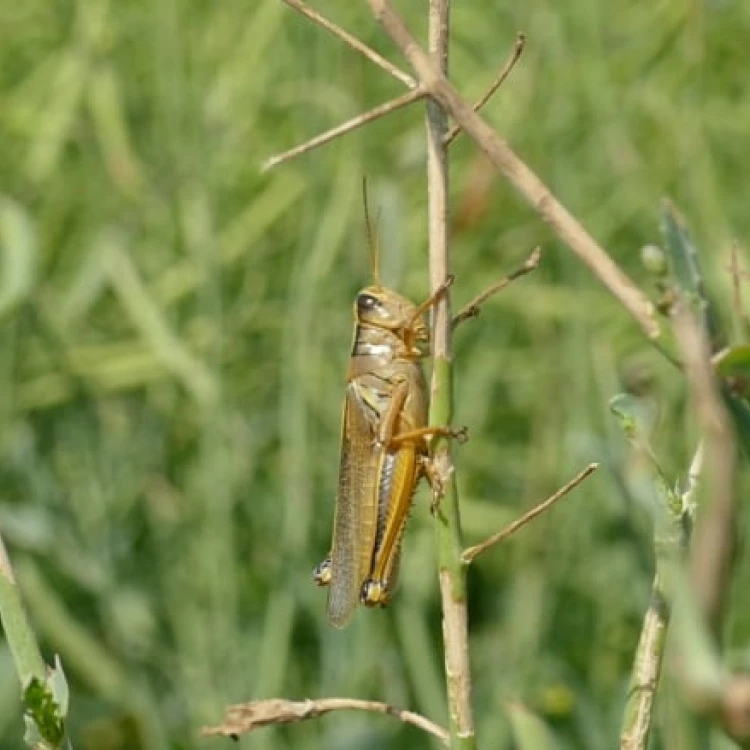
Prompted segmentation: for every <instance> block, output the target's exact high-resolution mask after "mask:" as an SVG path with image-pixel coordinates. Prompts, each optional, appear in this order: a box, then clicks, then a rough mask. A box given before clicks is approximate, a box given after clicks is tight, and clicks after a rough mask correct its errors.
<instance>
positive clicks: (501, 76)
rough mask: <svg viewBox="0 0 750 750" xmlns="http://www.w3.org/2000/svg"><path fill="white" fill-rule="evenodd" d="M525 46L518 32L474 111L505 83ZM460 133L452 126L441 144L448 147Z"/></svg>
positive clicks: (523, 35)
mask: <svg viewBox="0 0 750 750" xmlns="http://www.w3.org/2000/svg"><path fill="white" fill-rule="evenodd" d="M525 46H526V35H525V34H524V33H522V32H519V33H518V35H517V36H516V41H515V44H514V45H513V49H512V50H511V53H510V55H508V59H507V60H506V61H505V62H504V63H503V67H502V68H500V72H499V73H498V74H497V76H496V77H495V80H494V81H493V82H492V83H491V84H490V86H489V88H488V89H487V91H485V92H484V94H482V96H480V97H479V99H478V100H477V101H476V102H474V107H473V109H474V111H475V112H479V110H480V109H482V107H484V105H485V104H487V102H488V101H489V100H490V98H491V97H492V95H493V94H494V93H495V92H496V91H497V90H498V89H499V88H500V87H501V86H502V85H503V83H504V82H505V79H506V78H507V77H508V76H509V75H510V72H511V71H512V70H513V68H515V66H516V63H517V62H518V58H519V57H521V53H522V52H523V48H524V47H525ZM460 132H461V127H460V126H459V125H454V126H453V127H452V128H451V129H450V130H449V131H448V132H447V133H446V134H445V138H444V139H443V143H445V145H446V146H450V145H451V143H453V141H455V140H456V136H457V135H458V134H459V133H460Z"/></svg>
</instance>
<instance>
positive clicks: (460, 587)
mask: <svg viewBox="0 0 750 750" xmlns="http://www.w3.org/2000/svg"><path fill="white" fill-rule="evenodd" d="M449 13H450V0H430V3H429V21H428V47H429V50H430V55H431V57H432V60H433V62H434V64H435V66H436V67H437V68H438V69H439V70H441V71H442V72H443V74H445V73H446V72H447V69H448V34H449V22H450V16H449ZM426 127H427V191H428V236H429V253H430V288H431V290H432V291H433V293H434V292H435V291H436V290H437V289H439V288H441V287H442V286H443V285H444V284H445V282H446V280H447V279H448V278H449V275H450V267H449V266H450V263H449V250H448V161H447V153H446V147H445V142H444V140H445V133H446V132H447V129H448V118H447V116H446V113H445V112H444V111H443V109H442V108H441V107H440V106H439V104H438V103H437V102H435V101H434V100H429V101H428V102H427V112H426ZM451 332H452V325H451V311H450V298H449V295H448V294H446V295H444V296H443V297H442V299H441V301H440V302H439V303H438V304H437V305H436V306H435V314H434V318H433V335H432V351H433V371H432V390H431V398H430V424H451V422H452V419H453V371H452V361H451V360H452V351H451ZM432 459H433V462H434V465H435V466H436V467H438V471H439V472H440V474H441V475H442V476H443V477H445V481H444V482H443V483H442V484H443V489H444V494H443V496H442V497H441V498H440V504H439V510H438V512H437V513H435V514H434V518H435V532H436V540H437V557H438V576H439V582H440V599H441V605H442V610H443V642H444V659H445V674H446V683H447V692H448V711H449V713H450V731H451V739H450V745H451V748H452V749H453V750H458V749H459V748H461V749H462V750H474V748H475V747H476V744H475V737H474V716H473V712H472V705H471V673H470V665H469V640H468V619H467V610H466V571H465V570H464V569H463V567H462V566H461V547H462V541H461V520H460V515H459V504H458V488H457V485H456V479H455V473H454V471H453V461H452V458H451V444H450V440H446V439H445V438H442V439H437V440H435V442H434V445H433V452H432Z"/></svg>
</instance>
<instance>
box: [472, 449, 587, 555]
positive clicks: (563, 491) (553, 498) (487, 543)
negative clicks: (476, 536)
mask: <svg viewBox="0 0 750 750" xmlns="http://www.w3.org/2000/svg"><path fill="white" fill-rule="evenodd" d="M598 468H599V464H589V465H588V466H587V467H586V468H585V469H584V470H583V471H581V472H579V473H578V474H577V475H576V476H575V477H573V479H571V480H570V481H569V482H568V483H567V484H566V485H564V486H563V487H561V488H560V489H559V490H558V491H557V492H555V494H554V495H550V497H548V498H547V499H546V500H545V501H544V502H541V503H539V505H535V506H534V507H533V508H532V509H531V510H530V511H528V513H524V514H523V515H522V516H521V517H520V518H517V519H516V520H515V521H513V523H510V524H508V525H507V526H506V527H505V528H504V529H502V530H501V531H498V532H497V534H493V535H492V536H491V537H489V538H488V539H485V540H484V541H483V542H481V543H480V544H475V545H474V546H473V547H467V548H466V549H465V550H464V551H463V554H462V555H461V562H462V563H463V564H464V565H469V564H471V563H472V562H474V560H475V559H476V557H478V556H479V555H481V554H482V553H483V552H486V551H487V550H488V549H489V548H490V547H494V546H495V545H496V544H499V543H500V542H502V541H503V540H505V539H507V538H508V537H509V536H511V535H513V534H515V533H516V531H518V530H519V529H520V528H522V527H523V526H525V525H526V524H527V523H529V522H531V521H533V520H534V519H535V518H536V517H537V516H540V515H542V513H544V512H545V511H548V510H549V509H550V508H551V507H552V506H553V505H554V504H555V503H556V502H557V501H558V500H562V499H563V498H564V497H565V496H566V495H567V494H568V493H569V492H570V491H571V490H574V489H575V488H576V487H578V485H579V484H580V483H581V482H583V480H584V479H586V477H588V476H590V475H591V474H593V473H594V472H595V471H596V470H597V469H598Z"/></svg>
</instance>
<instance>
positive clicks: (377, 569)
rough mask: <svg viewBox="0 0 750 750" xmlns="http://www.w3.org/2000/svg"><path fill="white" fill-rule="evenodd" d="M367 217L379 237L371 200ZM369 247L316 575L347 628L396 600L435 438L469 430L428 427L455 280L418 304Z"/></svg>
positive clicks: (331, 611)
mask: <svg viewBox="0 0 750 750" xmlns="http://www.w3.org/2000/svg"><path fill="white" fill-rule="evenodd" d="M365 216H366V222H367V228H368V235H369V236H370V237H371V230H370V223H369V218H368V217H367V204H366V201H365ZM370 247H371V255H372V275H373V280H374V282H375V283H374V284H372V285H370V286H367V287H365V288H364V289H362V290H361V291H360V292H358V294H357V296H356V299H355V302H354V335H353V343H352V349H351V358H350V360H349V371H348V374H347V386H346V394H345V397H344V410H343V419H342V427H341V459H340V465H339V478H338V491H337V494H336V509H335V513H334V524H333V541H332V545H331V552H330V555H329V557H327V558H326V559H325V560H324V561H323V562H321V563H320V564H319V565H318V566H317V567H316V569H315V571H314V573H313V578H314V580H315V582H316V583H317V584H318V585H320V586H328V607H327V614H328V620H329V622H330V623H331V624H332V625H334V626H335V627H339V628H341V627H344V626H345V625H346V624H347V623H348V622H349V621H350V620H351V618H352V616H353V614H354V611H355V609H356V606H357V603H358V601H361V602H362V603H363V604H365V605H366V606H370V607H372V606H376V605H380V606H385V605H387V604H388V602H389V601H390V599H391V593H392V591H393V589H394V587H395V584H396V579H397V576H398V565H399V558H400V552H401V538H402V536H403V532H404V527H405V525H406V519H407V516H408V514H409V510H410V508H411V503H412V498H413V495H414V491H415V489H416V486H417V484H418V482H419V480H420V478H421V477H423V476H426V475H430V465H429V450H428V449H429V439H430V438H431V437H433V436H435V435H446V436H463V434H464V433H463V432H458V433H456V432H453V431H452V430H449V429H447V428H444V427H428V426H427V384H426V381H425V377H424V373H423V371H422V365H421V360H422V359H423V358H424V357H425V356H427V354H428V349H429V338H430V337H429V330H428V328H427V324H426V323H425V319H424V313H425V312H426V311H427V310H428V309H429V308H431V307H432V306H434V305H435V304H436V303H437V302H438V301H439V300H440V299H441V298H442V296H443V295H444V294H445V292H446V290H447V289H448V287H449V286H450V284H451V283H452V278H449V279H448V280H447V281H446V283H444V284H443V285H442V286H440V287H439V288H438V289H437V290H436V291H435V292H434V293H433V294H432V295H431V296H430V297H429V298H428V299H427V300H425V301H424V302H423V303H422V304H421V305H415V304H413V303H412V302H410V301H409V300H408V299H406V298H405V297H403V296H402V295H400V294H398V293H397V292H394V291H393V290H391V289H387V288H386V287H384V286H382V285H381V284H380V282H379V278H378V268H377V267H378V262H377V255H378V253H377V248H376V247H374V245H373V243H372V239H371V240H370Z"/></svg>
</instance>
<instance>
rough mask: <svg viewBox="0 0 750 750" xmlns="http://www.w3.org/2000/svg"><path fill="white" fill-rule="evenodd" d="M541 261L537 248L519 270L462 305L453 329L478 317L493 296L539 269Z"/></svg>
mask: <svg viewBox="0 0 750 750" xmlns="http://www.w3.org/2000/svg"><path fill="white" fill-rule="evenodd" d="M541 260H542V251H541V249H540V248H538V247H537V248H535V249H534V251H533V252H532V253H531V255H529V257H528V258H527V259H526V262H525V263H524V264H523V265H522V266H521V267H520V268H517V269H516V270H515V271H513V273H510V274H508V275H507V276H506V277H505V278H503V279H500V280H499V281H496V282H495V283H494V284H492V285H490V286H488V287H487V289H485V290H484V291H483V292H482V293H481V294H478V295H477V296H476V297H474V299H473V300H472V301H471V302H469V303H468V304H467V305H464V306H463V307H462V308H461V311H460V312H459V313H458V314H457V315H456V316H455V317H454V318H453V323H452V325H453V328H454V329H455V328H456V327H457V326H458V325H459V324H460V323H463V322H464V321H465V320H468V319H469V318H475V317H476V316H477V315H479V311H480V309H481V307H482V305H483V304H484V303H485V302H486V301H487V300H488V299H489V298H490V297H492V296H494V295H495V294H497V293H498V292H501V291H502V290H503V289H505V287H506V286H508V284H511V283H512V282H514V281H515V280H516V279H518V278H520V277H521V276H525V275H526V274H527V273H530V272H531V271H533V270H535V269H536V268H539V263H541Z"/></svg>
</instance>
